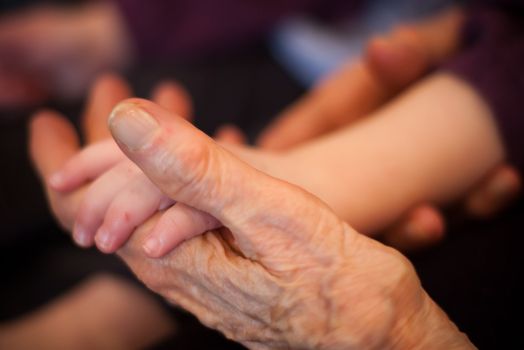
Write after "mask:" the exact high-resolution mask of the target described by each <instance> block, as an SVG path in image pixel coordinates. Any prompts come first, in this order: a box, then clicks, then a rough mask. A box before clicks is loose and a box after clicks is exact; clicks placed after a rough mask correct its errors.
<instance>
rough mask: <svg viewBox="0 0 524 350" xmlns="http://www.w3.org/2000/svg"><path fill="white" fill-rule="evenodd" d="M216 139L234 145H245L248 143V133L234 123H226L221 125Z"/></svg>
mask: <svg viewBox="0 0 524 350" xmlns="http://www.w3.org/2000/svg"><path fill="white" fill-rule="evenodd" d="M215 140H217V141H218V142H223V143H229V144H233V145H244V144H246V143H247V137H246V135H245V134H244V133H243V132H242V130H240V129H239V128H237V127H236V126H235V125H232V124H226V125H222V126H221V127H219V128H218V130H217V131H216V133H215Z"/></svg>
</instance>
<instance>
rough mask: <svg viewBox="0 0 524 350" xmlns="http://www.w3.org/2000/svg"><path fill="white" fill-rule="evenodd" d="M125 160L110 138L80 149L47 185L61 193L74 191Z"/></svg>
mask: <svg viewBox="0 0 524 350" xmlns="http://www.w3.org/2000/svg"><path fill="white" fill-rule="evenodd" d="M124 158H125V156H124V154H123V153H122V151H121V150H120V148H119V147H118V145H117V144H116V143H115V141H114V140H113V139H112V138H109V139H107V140H104V141H101V142H97V143H94V144H91V145H89V146H87V147H86V148H84V149H82V151H80V152H79V153H77V154H76V155H75V156H73V157H72V158H71V159H70V160H68V161H67V162H66V164H65V165H64V166H63V167H62V168H61V169H60V170H58V171H57V172H55V173H54V174H53V175H51V177H50V178H49V185H50V186H51V187H52V188H53V189H55V190H57V191H61V192H68V191H72V190H75V189H76V188H78V186H81V185H83V184H84V183H86V182H88V181H91V180H94V179H96V178H97V177H99V176H100V175H101V174H102V173H104V172H106V171H107V170H109V169H110V168H111V167H112V166H114V165H116V164H117V163H118V162H119V161H121V160H123V159H124Z"/></svg>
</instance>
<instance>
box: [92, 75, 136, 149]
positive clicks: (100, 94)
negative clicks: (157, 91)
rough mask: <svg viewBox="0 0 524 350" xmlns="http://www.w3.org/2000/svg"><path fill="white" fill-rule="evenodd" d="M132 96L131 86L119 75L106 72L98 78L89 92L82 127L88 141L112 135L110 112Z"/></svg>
mask: <svg viewBox="0 0 524 350" xmlns="http://www.w3.org/2000/svg"><path fill="white" fill-rule="evenodd" d="M130 96H131V88H130V87H129V85H128V84H127V83H126V82H125V81H124V80H123V79H122V78H121V77H119V76H118V75H115V74H105V75H102V76H101V77H100V78H98V79H97V80H96V82H95V83H94V84H93V87H92V89H91V91H90V93H89V97H88V102H87V106H86V110H85V113H84V117H83V120H82V127H83V132H84V136H85V140H86V142H87V143H93V142H96V141H99V140H103V139H106V138H109V137H111V135H110V133H109V129H108V127H107V118H108V117H109V113H111V110H112V109H113V107H114V106H116V105H117V104H118V102H120V101H122V100H125V99H126V98H129V97H130Z"/></svg>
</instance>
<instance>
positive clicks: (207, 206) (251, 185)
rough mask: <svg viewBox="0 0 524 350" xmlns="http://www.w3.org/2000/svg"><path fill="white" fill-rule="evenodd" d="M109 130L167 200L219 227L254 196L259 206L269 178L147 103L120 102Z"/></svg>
mask: <svg viewBox="0 0 524 350" xmlns="http://www.w3.org/2000/svg"><path fill="white" fill-rule="evenodd" d="M109 128H110V131H111V133H112V135H113V137H114V139H115V140H116V142H117V143H118V145H119V146H120V148H121V149H122V151H123V152H124V153H125V154H126V155H127V157H128V158H130V159H131V160H132V161H133V162H135V163H136V164H137V165H138V166H139V167H140V168H141V169H142V171H143V172H144V173H145V174H146V175H147V176H148V177H149V178H150V179H151V181H152V182H153V183H155V185H157V186H158V187H159V188H160V189H161V190H162V191H163V192H164V193H165V194H166V195H167V196H169V197H170V198H172V199H174V200H176V201H179V202H182V203H184V204H187V205H189V206H191V207H194V208H196V209H199V210H202V211H205V212H207V213H209V214H211V215H213V216H215V217H216V218H217V219H219V220H220V221H221V222H223V223H225V222H224V221H223V220H226V221H229V220H236V217H237V214H238V213H239V212H241V211H244V214H245V210H246V209H245V208H246V207H248V206H250V203H252V202H253V199H254V198H257V199H259V200H258V202H260V198H261V196H260V193H259V192H258V191H259V188H260V186H262V185H263V183H267V181H270V180H273V179H271V178H269V177H268V176H266V175H264V174H262V173H260V172H258V171H257V170H255V169H254V168H252V167H250V166H248V165H247V164H245V163H243V162H242V161H240V160H239V159H237V158H236V157H234V156H233V155H232V154H230V153H229V152H227V151H226V150H224V149H223V148H222V147H221V146H219V145H218V144H217V143H215V142H214V141H213V140H212V139H211V138H210V137H208V136H207V135H205V134H204V133H202V132H201V131H200V130H198V129H196V128H195V127H194V126H193V125H191V124H190V123H188V122H187V121H185V120H184V119H183V118H173V116H172V113H171V112H169V111H167V110H165V109H163V108H161V107H160V106H158V105H156V104H154V103H152V102H150V101H146V100H141V99H129V100H125V101H123V102H121V103H120V104H119V105H118V106H116V107H115V109H114V110H113V112H112V113H111V116H110V117H109ZM273 181H276V180H273ZM251 206H252V205H251Z"/></svg>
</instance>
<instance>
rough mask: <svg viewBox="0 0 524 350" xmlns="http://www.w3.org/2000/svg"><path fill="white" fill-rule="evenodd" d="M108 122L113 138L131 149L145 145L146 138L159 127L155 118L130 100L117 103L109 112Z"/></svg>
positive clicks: (137, 148)
mask: <svg viewBox="0 0 524 350" xmlns="http://www.w3.org/2000/svg"><path fill="white" fill-rule="evenodd" d="M108 123H109V129H110V130H111V132H112V134H113V136H114V137H115V139H116V140H117V141H118V142H120V143H122V144H124V145H125V146H126V147H127V148H128V149H129V150H131V151H137V150H140V149H142V148H143V147H145V146H147V144H148V140H149V139H150V138H151V136H152V135H153V133H154V132H155V131H156V130H158V127H159V124H158V122H157V121H156V120H155V118H153V117H152V116H151V115H150V114H149V113H147V112H146V111H145V110H144V109H143V108H140V106H138V105H137V104H135V103H130V102H123V103H120V104H119V105H117V106H116V107H115V108H114V109H113V111H112V112H111V115H110V116H109V121H108Z"/></svg>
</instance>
